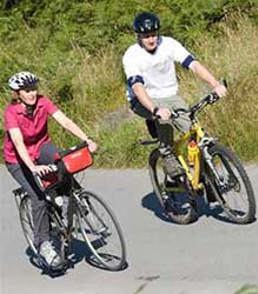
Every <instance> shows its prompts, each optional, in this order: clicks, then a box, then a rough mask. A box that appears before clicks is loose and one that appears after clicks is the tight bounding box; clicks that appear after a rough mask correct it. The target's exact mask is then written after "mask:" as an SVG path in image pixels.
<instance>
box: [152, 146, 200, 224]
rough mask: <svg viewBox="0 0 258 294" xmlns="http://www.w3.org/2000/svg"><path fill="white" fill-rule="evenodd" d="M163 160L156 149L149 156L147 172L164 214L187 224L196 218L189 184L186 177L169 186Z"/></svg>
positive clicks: (174, 220) (175, 220)
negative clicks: (176, 185) (182, 180)
mask: <svg viewBox="0 0 258 294" xmlns="http://www.w3.org/2000/svg"><path fill="white" fill-rule="evenodd" d="M165 170H166V169H165V168H164V161H163V159H162V156H161V154H160V152H159V150H158V149H154V150H153V151H152V152H151V154H150V157H149V173H150V178H151V183H152V186H153V190H154V192H155V194H156V196H157V198H158V200H159V202H160V204H161V206H162V208H163V209H164V211H165V214H166V216H167V217H168V218H169V219H171V220H172V221H173V222H176V223H178V224H189V223H191V222H193V221H195V220H196V219H197V218H198V215H197V213H196V211H195V209H194V201H193V199H192V197H191V193H192V191H191V185H190V183H189V182H188V180H187V179H186V178H184V182H183V183H181V185H180V186H178V187H175V186H174V187H170V185H169V181H168V175H167V174H166V171H165Z"/></svg>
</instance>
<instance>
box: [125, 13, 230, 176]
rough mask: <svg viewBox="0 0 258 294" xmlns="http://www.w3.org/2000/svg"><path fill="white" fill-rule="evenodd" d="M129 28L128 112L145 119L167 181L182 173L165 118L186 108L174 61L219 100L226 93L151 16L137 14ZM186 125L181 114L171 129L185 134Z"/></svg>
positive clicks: (187, 127)
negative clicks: (132, 39)
mask: <svg viewBox="0 0 258 294" xmlns="http://www.w3.org/2000/svg"><path fill="white" fill-rule="evenodd" d="M133 29H134V32H135V33H136V36H137V43H136V44H134V45H131V46H130V47H129V48H128V49H127V50H126V52H125V54H124V56H123V67H124V71H125V74H126V77H127V97H128V100H129V102H130V107H131V109H132V110H133V111H134V112H135V113H136V114H138V115H139V116H141V117H143V118H145V119H146V122H147V126H148V129H149V131H151V134H153V135H156V136H157V137H158V139H159V141H160V153H161V154H162V156H163V157H164V161H165V168H166V170H167V173H168V174H169V175H170V177H171V178H175V177H177V176H180V175H182V174H183V173H184V171H183V168H182V167H181V165H180V164H179V162H178V161H177V159H176V157H175V155H174V150H173V146H172V139H173V137H172V136H173V133H172V125H171V120H169V118H170V117H171V115H173V109H176V108H187V106H186V104H185V102H184V100H183V99H182V98H181V97H180V96H179V95H178V83H177V78H176V71H175V62H178V63H180V64H181V65H182V66H183V67H184V68H187V69H191V70H192V71H193V72H194V73H195V74H196V75H197V76H198V77H200V78H201V79H202V80H204V81H206V82H207V83H208V84H209V86H210V87H211V89H212V90H213V91H214V92H215V93H217V94H218V96H219V97H222V96H224V95H226V92H227V90H226V88H225V86H224V85H222V84H221V83H220V82H219V81H217V80H216V79H215V78H214V76H213V75H212V74H211V73H210V72H209V71H208V70H207V69H206V68H205V67H204V66H203V65H202V64H201V63H200V62H198V61H197V60H196V59H195V57H194V56H193V55H192V54H191V53H190V52H189V51H188V50H187V49H186V48H184V47H183V46H182V45H181V44H180V43H179V42H178V41H176V40H175V39H173V38H171V37H166V36H162V35H160V33H159V30H160V20H159V18H158V17H157V16H156V15H155V14H153V13H150V12H143V13H140V14H138V15H137V16H136V17H135V19H134V22H133ZM154 118H158V119H157V120H156V119H155V120H154ZM190 123H191V122H190V119H189V117H188V116H187V115H184V116H180V118H178V119H177V120H176V121H175V126H176V127H177V128H178V129H179V130H180V131H181V132H187V131H188V130H189V127H190ZM153 131H154V133H156V134H154V133H153Z"/></svg>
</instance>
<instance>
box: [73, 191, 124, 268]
mask: <svg viewBox="0 0 258 294" xmlns="http://www.w3.org/2000/svg"><path fill="white" fill-rule="evenodd" d="M79 198H80V202H79V203H78V211H77V216H78V221H79V226H80V232H81V234H82V236H83V239H84V241H85V242H86V243H87V245H88V247H89V249H90V250H91V252H92V254H93V255H92V256H91V257H90V262H91V263H93V264H95V265H97V266H100V267H104V268H105V269H108V270H112V271H118V270H120V269H123V267H124V265H125V261H126V249H125V241H124V238H123V234H122V231H121V228H120V225H119V223H118V221H117V219H116V217H115V216H114V213H113V212H112V211H111V209H110V208H109V207H108V206H107V204H106V203H105V202H104V201H103V200H102V199H101V198H100V197H99V196H98V195H96V194H93V193H91V192H89V191H82V192H81V193H80V194H79Z"/></svg>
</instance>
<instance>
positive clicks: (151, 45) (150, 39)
mask: <svg viewBox="0 0 258 294" xmlns="http://www.w3.org/2000/svg"><path fill="white" fill-rule="evenodd" d="M139 38H140V40H141V43H142V46H143V47H144V48H145V49H146V50H147V51H154V50H155V49H156V48H157V46H158V39H159V34H158V32H152V33H147V34H139Z"/></svg>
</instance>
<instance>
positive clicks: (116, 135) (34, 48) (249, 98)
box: [0, 15, 258, 168]
mask: <svg viewBox="0 0 258 294" xmlns="http://www.w3.org/2000/svg"><path fill="white" fill-rule="evenodd" d="M216 29H217V30H218V34H217V35H218V36H217V37H216V38H215V37H213V36H214V35H213V36H212V35H211V34H210V33H208V32H207V33H205V34H203V36H202V38H201V39H198V40H196V43H195V46H194V48H192V51H193V52H194V53H195V55H196V56H197V57H198V59H199V60H200V61H201V62H202V63H203V64H204V65H206V66H207V67H208V68H209V69H210V70H211V71H212V72H213V73H214V75H215V76H216V77H225V78H226V79H227V81H228V84H229V95H228V96H227V97H225V98H223V99H221V100H220V102H219V103H217V104H216V105H214V106H213V107H208V108H207V109H206V110H205V112H204V113H203V115H202V116H201V118H200V119H201V121H202V123H203V125H204V126H207V128H208V130H209V132H210V133H211V134H212V135H215V136H217V137H219V139H220V140H221V141H222V142H223V143H224V144H226V145H228V146H230V147H231V148H232V149H234V150H235V151H236V152H237V154H238V155H239V156H240V157H241V158H242V159H243V160H246V161H255V160H257V159H258V149H257V145H258V136H257V131H256V126H257V120H258V104H257V103H256V100H257V97H258V85H257V81H258V27H257V25H255V24H253V23H252V22H251V21H250V19H247V18H245V17H243V16H241V15H234V16H233V17H231V19H227V21H226V22H222V23H220V24H219V25H218V26H217V27H216ZM28 34H29V36H30V43H28V39H27V38H26V36H27V35H28ZM45 38H46V37H45V35H44V32H43V31H42V30H40V29H37V30H32V29H29V28H27V32H26V34H24V39H23V41H20V42H15V41H12V43H11V44H10V46H9V47H8V48H6V46H3V45H1V44H0V52H1V56H2V57H3V58H2V61H1V62H0V65H2V66H5V67H4V68H5V71H4V75H5V77H1V80H2V81H3V80H6V79H7V78H8V77H9V76H10V75H11V74H12V73H13V72H16V71H19V70H31V71H34V72H36V73H37V74H38V75H39V77H40V79H41V83H40V87H41V90H42V92H43V93H45V94H47V95H49V96H50V97H52V98H53V99H54V101H55V102H56V103H57V104H58V105H59V106H60V107H61V109H62V110H63V111H64V112H65V113H67V114H68V116H69V117H71V118H72V119H73V120H74V121H75V122H77V123H78V124H79V125H80V126H81V127H82V129H84V130H85V131H86V132H87V133H88V134H89V135H90V136H91V137H92V138H94V139H95V140H96V141H97V142H98V144H99V147H100V148H99V151H98V154H97V155H96V157H95V164H96V166H98V167H111V168H119V167H142V166H145V165H146V160H147V154H148V152H149V150H150V148H149V147H148V148H145V147H142V146H140V145H139V144H138V141H139V139H140V138H144V137H147V132H146V128H145V125H144V122H143V120H141V119H138V118H136V117H135V116H133V115H130V114H129V112H128V111H125V110H123V111H120V109H126V108H128V106H127V104H126V98H125V83H124V76H123V72H122V65H121V53H119V51H118V50H117V47H116V46H115V45H107V46H106V47H103V49H102V50H100V51H98V53H97V54H95V55H91V54H89V53H88V52H87V51H86V50H85V49H83V48H82V47H80V46H79V45H78V44H77V43H76V42H73V41H72V40H71V42H70V45H69V48H68V49H67V52H66V53H65V54H60V51H59V50H58V47H57V46H55V44H49V46H47V47H46V46H45V48H44V50H43V49H42V46H43V44H45V42H46V40H45ZM26 43H27V44H29V45H27V47H29V48H30V49H28V52H25V51H24V50H23V48H24V46H25V44H26ZM13 58H14V59H15V60H16V61H17V63H15V65H14V63H9V62H8V60H12V59H13ZM179 78H180V91H181V95H182V96H183V97H185V98H186V100H187V101H188V102H189V103H193V102H194V101H197V100H198V99H199V98H200V97H202V96H203V95H205V94H206V93H207V92H208V91H209V89H208V88H207V86H206V85H204V83H202V82H200V80H198V79H197V78H196V77H194V75H193V74H192V73H191V72H189V71H184V70H181V69H179ZM0 86H1V98H2V100H1V102H0V106H1V110H0V116H1V117H2V113H3V108H4V106H5V105H6V104H7V101H8V99H9V91H8V89H7V87H6V84H2V85H0ZM112 120H113V121H115V124H114V125H111V124H110V122H111V121H112ZM1 123H2V124H3V122H2V121H1ZM50 129H51V134H52V136H53V139H54V142H55V143H56V144H57V145H58V146H61V147H68V146H71V145H72V144H75V143H76V142H77V140H76V139H75V138H73V137H71V136H70V135H69V134H67V133H65V132H64V131H63V130H62V129H61V128H60V127H58V126H57V125H56V124H55V123H52V122H51V127H50ZM0 138H1V140H2V138H3V126H2V127H1V128H0Z"/></svg>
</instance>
